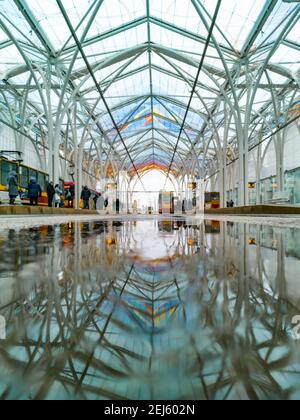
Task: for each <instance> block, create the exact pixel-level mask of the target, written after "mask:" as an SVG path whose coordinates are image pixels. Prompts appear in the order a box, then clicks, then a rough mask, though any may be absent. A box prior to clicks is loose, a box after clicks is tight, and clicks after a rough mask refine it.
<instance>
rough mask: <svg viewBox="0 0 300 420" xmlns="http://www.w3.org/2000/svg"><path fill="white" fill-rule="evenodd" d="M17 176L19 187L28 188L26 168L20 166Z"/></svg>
mask: <svg viewBox="0 0 300 420" xmlns="http://www.w3.org/2000/svg"><path fill="white" fill-rule="evenodd" d="M19 176H20V187H21V188H28V168H25V166H20V169H19Z"/></svg>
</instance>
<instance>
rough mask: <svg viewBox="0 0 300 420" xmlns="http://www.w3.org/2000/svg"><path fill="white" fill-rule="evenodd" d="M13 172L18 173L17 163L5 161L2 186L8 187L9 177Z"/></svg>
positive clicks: (2, 169) (2, 166) (2, 164)
mask: <svg viewBox="0 0 300 420" xmlns="http://www.w3.org/2000/svg"><path fill="white" fill-rule="evenodd" d="M13 171H14V172H17V171H18V168H17V164H16V163H11V162H6V161H4V160H3V161H2V162H1V184H2V185H7V183H8V178H9V175H10V173H11V172H13Z"/></svg>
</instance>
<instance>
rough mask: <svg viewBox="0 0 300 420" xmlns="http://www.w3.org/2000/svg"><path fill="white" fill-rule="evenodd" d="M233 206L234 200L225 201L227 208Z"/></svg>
mask: <svg viewBox="0 0 300 420" xmlns="http://www.w3.org/2000/svg"><path fill="white" fill-rule="evenodd" d="M233 207H234V201H233V200H230V201H227V208H228V209H230V208H233Z"/></svg>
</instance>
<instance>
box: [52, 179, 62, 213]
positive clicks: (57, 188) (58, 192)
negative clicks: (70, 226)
mask: <svg viewBox="0 0 300 420" xmlns="http://www.w3.org/2000/svg"><path fill="white" fill-rule="evenodd" d="M54 191H55V194H54V206H55V208H56V209H58V208H59V207H60V202H61V195H62V191H61V189H60V186H59V185H58V184H56V185H55V188H54Z"/></svg>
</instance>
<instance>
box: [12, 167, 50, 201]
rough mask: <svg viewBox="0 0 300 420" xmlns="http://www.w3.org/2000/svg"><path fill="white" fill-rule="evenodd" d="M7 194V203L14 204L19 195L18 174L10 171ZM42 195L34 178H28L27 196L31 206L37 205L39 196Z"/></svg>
mask: <svg viewBox="0 0 300 420" xmlns="http://www.w3.org/2000/svg"><path fill="white" fill-rule="evenodd" d="M8 194H9V204H10V205H11V206H13V205H15V203H16V199H17V197H18V196H19V183H18V175H17V173H16V172H11V173H10V175H9V178H8ZM41 195H42V189H41V186H40V185H39V184H38V182H37V180H36V178H33V177H32V178H30V182H29V185H28V198H29V200H30V205H31V206H37V205H38V200H39V197H40V196H41Z"/></svg>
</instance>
